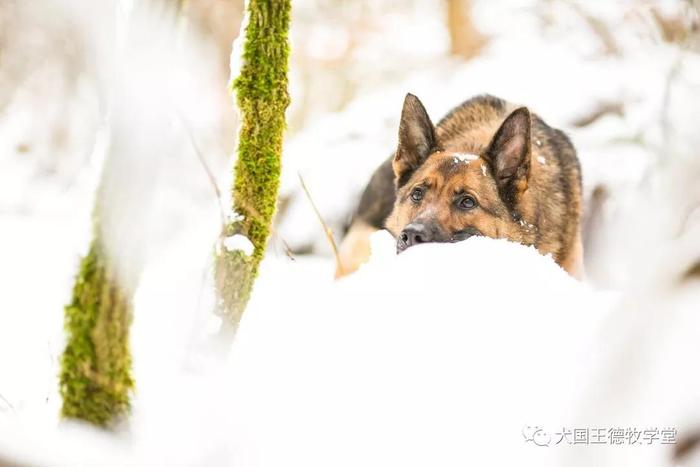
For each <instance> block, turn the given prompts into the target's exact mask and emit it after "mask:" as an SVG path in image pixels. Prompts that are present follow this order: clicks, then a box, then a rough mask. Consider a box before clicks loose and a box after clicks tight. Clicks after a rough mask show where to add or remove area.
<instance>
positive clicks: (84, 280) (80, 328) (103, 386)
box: [60, 240, 134, 426]
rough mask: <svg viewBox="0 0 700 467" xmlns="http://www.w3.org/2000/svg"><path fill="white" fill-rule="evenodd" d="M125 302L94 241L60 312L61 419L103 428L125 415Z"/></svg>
mask: <svg viewBox="0 0 700 467" xmlns="http://www.w3.org/2000/svg"><path fill="white" fill-rule="evenodd" d="M130 320H131V300H130V298H129V297H128V296H127V295H126V294H124V293H123V292H122V291H121V290H120V288H119V286H118V284H117V283H116V280H115V277H114V276H113V275H112V274H111V273H110V269H109V267H108V265H107V264H106V261H105V256H104V251H103V249H102V248H101V247H100V245H99V241H97V240H96V241H94V242H93V244H92V245H91V247H90V250H89V252H88V254H87V255H86V256H85V257H84V258H83V260H82V261H81V264H80V270H79V271H78V274H77V277H76V280H75V286H74V288H73V297H72V300H71V303H70V304H69V305H68V306H66V308H65V329H66V332H67V334H68V342H67V345H66V348H65V351H64V352H63V356H62V358H61V374H60V382H61V387H60V390H61V396H62V397H63V406H62V408H61V414H62V415H63V416H65V417H69V418H78V419H81V420H85V421H88V422H91V423H94V424H96V425H99V426H108V425H110V424H111V423H112V422H115V421H116V420H118V419H119V417H120V416H122V415H124V414H126V413H127V412H128V410H129V394H130V391H131V390H132V388H133V385H134V382H133V379H132V376H131V354H130V352H129V344H128V342H129V324H130Z"/></svg>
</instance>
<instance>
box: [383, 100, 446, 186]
mask: <svg viewBox="0 0 700 467" xmlns="http://www.w3.org/2000/svg"><path fill="white" fill-rule="evenodd" d="M436 149H437V143H436V139H435V127H434V126H433V122H431V121H430V117H429V116H428V112H426V110H425V107H423V104H422V103H421V101H420V100H419V99H418V98H417V97H416V96H414V95H413V94H406V98H405V99H404V101H403V110H402V111H401V123H400V125H399V146H398V148H397V149H396V155H395V156H394V161H393V163H392V166H393V168H394V175H396V186H397V187H401V186H402V185H404V184H405V183H406V182H407V181H408V179H409V178H411V174H413V172H415V171H416V169H417V168H418V167H420V166H421V165H422V164H423V162H425V160H426V159H427V158H428V156H429V155H430V154H431V153H432V152H434V151H435V150H436Z"/></svg>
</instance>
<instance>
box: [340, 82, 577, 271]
mask: <svg viewBox="0 0 700 467" xmlns="http://www.w3.org/2000/svg"><path fill="white" fill-rule="evenodd" d="M580 218H581V170H580V166H579V163H578V159H577V158H576V151H575V150H574V147H573V145H572V144H571V142H570V141H569V138H567V136H566V135H565V134H564V133H563V132H561V131H559V130H557V129H554V128H552V127H550V126H548V125H547V124H546V123H545V122H544V121H543V120H542V119H541V118H539V117H538V116H537V115H535V114H533V113H531V112H530V111H529V110H528V109H527V108H526V107H518V106H515V105H513V104H510V103H508V102H506V101H504V100H502V99H499V98H496V97H493V96H488V95H483V96H477V97H474V98H472V99H469V100H468V101H466V102H464V103H462V104H461V105H459V106H457V107H456V108H454V109H453V110H452V111H450V112H449V113H448V114H447V116H445V118H443V119H442V120H440V122H439V123H438V124H437V126H434V125H433V123H432V122H431V120H430V117H429V116H428V113H427V112H426V110H425V107H423V104H422V103H421V101H420V100H419V99H418V98H417V97H416V96H414V95H412V94H408V95H406V99H405V100H404V104H403V111H402V112H401V123H400V126H399V141H398V147H397V149H396V152H395V153H394V155H393V156H392V157H391V158H389V159H388V160H387V161H385V162H384V163H383V164H382V165H381V166H380V167H379V168H378V169H377V170H376V171H375V173H374V175H373V176H372V178H371V180H370V182H369V184H368V185H367V187H366V188H365V190H364V193H363V194H362V197H361V200H360V204H359V207H358V209H357V211H356V213H355V215H354V218H353V221H352V223H351V225H350V228H349V230H348V233H347V235H346V237H345V239H344V240H343V243H342V244H341V247H340V263H341V265H342V266H341V268H342V269H341V268H339V270H338V271H337V275H338V276H342V275H344V274H347V273H349V272H351V271H353V270H355V269H357V267H359V265H360V264H361V263H362V262H364V261H365V260H366V259H367V257H368V256H369V234H370V233H372V232H373V231H375V230H378V229H382V228H386V229H387V230H389V232H391V233H392V235H393V236H394V237H395V238H396V249H397V252H398V253H400V252H402V251H404V250H406V249H407V248H410V247H412V246H414V245H417V244H419V243H426V242H458V241H462V240H465V239H467V238H469V237H472V236H475V235H485V236H488V237H491V238H506V239H508V240H511V241H514V242H519V243H522V244H525V245H533V246H534V247H535V248H537V250H539V251H540V252H541V253H542V254H544V255H551V256H552V258H553V259H554V261H556V262H557V264H559V265H560V266H561V267H562V268H563V269H564V270H566V271H567V272H568V273H569V274H571V275H573V276H575V277H580V275H581V274H582V273H583V271H582V254H583V251H582V246H581V235H580V225H579V224H580Z"/></svg>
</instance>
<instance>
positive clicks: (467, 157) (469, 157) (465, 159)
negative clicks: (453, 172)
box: [454, 153, 479, 164]
mask: <svg viewBox="0 0 700 467" xmlns="http://www.w3.org/2000/svg"><path fill="white" fill-rule="evenodd" d="M478 158H479V156H477V155H476V154H466V153H465V154H463V153H457V154H455V155H454V162H455V164H459V163H460V162H461V163H463V164H468V163H470V162H471V161H475V160H477V159H478Z"/></svg>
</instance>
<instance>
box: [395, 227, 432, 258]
mask: <svg viewBox="0 0 700 467" xmlns="http://www.w3.org/2000/svg"><path fill="white" fill-rule="evenodd" d="M433 237H434V235H433V229H429V228H427V227H426V226H425V224H419V223H412V224H408V225H407V226H406V228H405V229H403V230H402V231H401V233H400V234H399V239H398V241H397V242H396V248H397V249H398V251H399V252H401V251H403V250H405V249H406V248H408V247H410V246H413V245H418V244H419V243H428V242H432V241H433Z"/></svg>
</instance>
